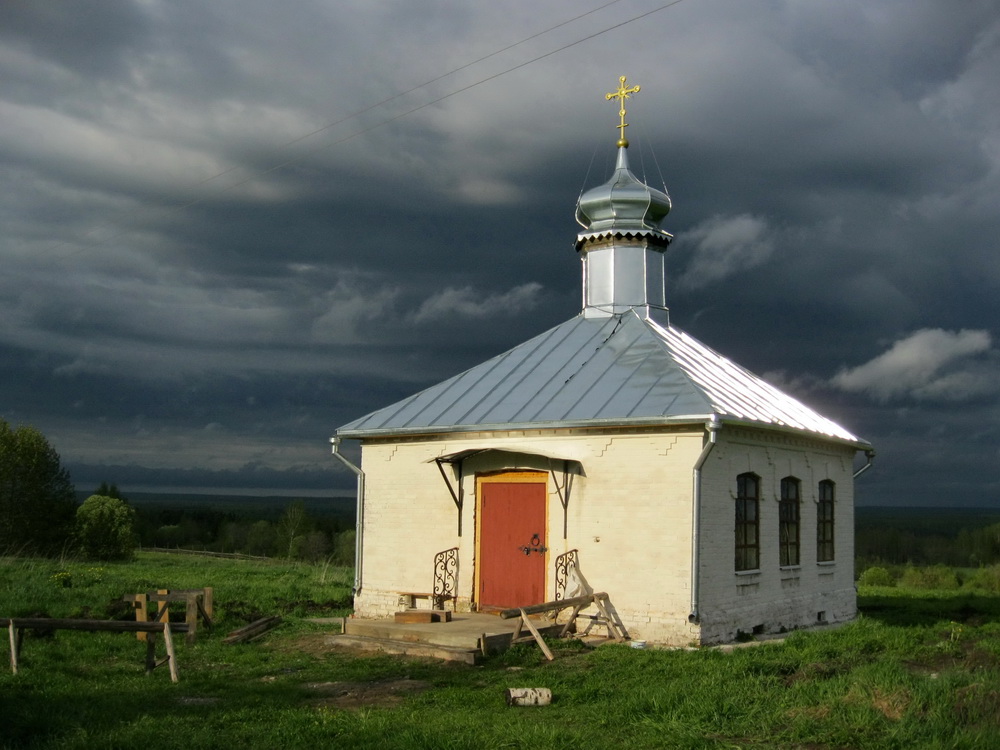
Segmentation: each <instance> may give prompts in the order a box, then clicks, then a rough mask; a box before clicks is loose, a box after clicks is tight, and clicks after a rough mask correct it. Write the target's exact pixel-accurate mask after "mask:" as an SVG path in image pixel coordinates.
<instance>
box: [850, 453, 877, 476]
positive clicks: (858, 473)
mask: <svg viewBox="0 0 1000 750" xmlns="http://www.w3.org/2000/svg"><path fill="white" fill-rule="evenodd" d="M865 459H866V461H865V465H864V466H862V467H861V468H860V469H858V470H857V471H856V472H854V479H857V478H858V477H860V476H861V475H862V474H864V473H865V472H866V471H868V470H869V469H870V468H871V467H872V462H873V461H874V460H875V449H874V448H869V449H868V450H866V451H865Z"/></svg>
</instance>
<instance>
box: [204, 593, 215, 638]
mask: <svg viewBox="0 0 1000 750" xmlns="http://www.w3.org/2000/svg"><path fill="white" fill-rule="evenodd" d="M204 591H205V594H204V596H202V599H201V606H202V614H203V615H204V617H205V625H206V627H209V628H211V627H212V620H214V619H215V595H214V593H213V590H212V587H211V586H206V587H205V589H204Z"/></svg>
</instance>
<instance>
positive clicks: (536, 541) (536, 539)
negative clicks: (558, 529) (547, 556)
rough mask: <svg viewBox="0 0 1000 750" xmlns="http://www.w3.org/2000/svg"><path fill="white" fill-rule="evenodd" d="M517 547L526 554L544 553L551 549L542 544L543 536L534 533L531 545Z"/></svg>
mask: <svg viewBox="0 0 1000 750" xmlns="http://www.w3.org/2000/svg"><path fill="white" fill-rule="evenodd" d="M517 549H518V551H519V552H523V553H524V554H525V556H528V555H530V554H531V553H532V552H537V553H538V554H542V553H543V552H548V551H549V548H548V547H546V546H544V545H543V544H542V538H541V536H539V535H538V534H532V536H531V544H530V545H528V544H526V545H524V546H523V547H518V548H517Z"/></svg>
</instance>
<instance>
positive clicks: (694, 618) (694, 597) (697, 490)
mask: <svg viewBox="0 0 1000 750" xmlns="http://www.w3.org/2000/svg"><path fill="white" fill-rule="evenodd" d="M721 429H722V423H721V422H720V421H719V418H718V415H716V414H713V415H712V418H711V419H710V420H709V421H708V422H706V423H705V431H706V432H707V433H708V442H706V443H705V445H704V447H702V449H701V455H699V456H698V460H697V461H695V464H694V491H693V494H692V496H693V498H694V502H693V504H692V508H691V614H689V615H688V622H690V623H692V624H695V625H697V624H698V623H700V622H701V611H700V610H699V600H700V593H701V592H700V590H699V589H700V586H701V573H700V570H699V568H700V564H701V559H700V554H699V552H700V549H699V547H700V544H701V540H700V536H701V469H702V467H703V466H704V465H705V461H706V460H708V454H709V453H711V452H712V449H713V448H715V444H716V443H717V442H718V439H719V437H718V436H719V430H721Z"/></svg>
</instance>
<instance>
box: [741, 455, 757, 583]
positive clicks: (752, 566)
mask: <svg viewBox="0 0 1000 750" xmlns="http://www.w3.org/2000/svg"><path fill="white" fill-rule="evenodd" d="M759 510H760V478H759V477H758V476H757V475H756V474H740V475H739V476H738V477H736V570H757V569H758V568H760V520H759Z"/></svg>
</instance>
